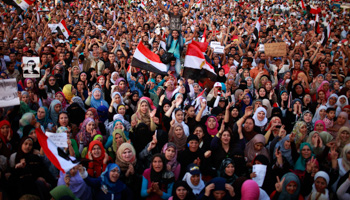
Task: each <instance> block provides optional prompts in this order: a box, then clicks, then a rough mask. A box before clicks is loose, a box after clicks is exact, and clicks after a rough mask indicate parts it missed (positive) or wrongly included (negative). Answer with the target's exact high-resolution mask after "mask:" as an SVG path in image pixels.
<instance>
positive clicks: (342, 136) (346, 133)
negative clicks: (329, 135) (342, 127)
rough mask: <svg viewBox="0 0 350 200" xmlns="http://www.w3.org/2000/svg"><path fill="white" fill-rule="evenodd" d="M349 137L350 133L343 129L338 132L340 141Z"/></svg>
mask: <svg viewBox="0 0 350 200" xmlns="http://www.w3.org/2000/svg"><path fill="white" fill-rule="evenodd" d="M349 138H350V133H349V132H347V131H343V132H341V133H340V139H341V141H348V140H349Z"/></svg>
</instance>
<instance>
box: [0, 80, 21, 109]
mask: <svg viewBox="0 0 350 200" xmlns="http://www.w3.org/2000/svg"><path fill="white" fill-rule="evenodd" d="M0 91H1V92H0V108H4V107H8V106H15V105H19V97H18V93H17V91H18V88H17V81H16V79H15V78H12V79H0Z"/></svg>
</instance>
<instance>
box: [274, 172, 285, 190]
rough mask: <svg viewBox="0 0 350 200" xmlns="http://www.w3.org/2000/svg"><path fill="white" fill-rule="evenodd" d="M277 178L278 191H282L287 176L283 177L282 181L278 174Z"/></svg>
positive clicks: (276, 186)
mask: <svg viewBox="0 0 350 200" xmlns="http://www.w3.org/2000/svg"><path fill="white" fill-rule="evenodd" d="M276 179H277V183H276V184H275V188H276V191H277V192H282V189H283V182H284V180H285V178H283V179H282V181H280V178H279V177H278V176H276Z"/></svg>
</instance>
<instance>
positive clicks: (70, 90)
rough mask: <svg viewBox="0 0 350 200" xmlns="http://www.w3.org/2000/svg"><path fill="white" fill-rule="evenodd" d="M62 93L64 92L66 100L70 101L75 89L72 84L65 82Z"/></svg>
mask: <svg viewBox="0 0 350 200" xmlns="http://www.w3.org/2000/svg"><path fill="white" fill-rule="evenodd" d="M62 93H63V94H64V96H65V98H66V99H67V101H68V102H70V101H71V99H72V98H73V97H74V96H75V93H76V89H75V88H74V87H73V85H72V84H66V85H65V86H64V87H63V89H62Z"/></svg>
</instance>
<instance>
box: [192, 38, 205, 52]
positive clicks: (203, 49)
mask: <svg viewBox="0 0 350 200" xmlns="http://www.w3.org/2000/svg"><path fill="white" fill-rule="evenodd" d="M192 44H194V45H196V46H197V47H198V48H199V49H200V50H201V51H202V52H203V53H205V52H206V51H207V48H208V45H209V43H208V42H197V41H194V40H193V41H192Z"/></svg>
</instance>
